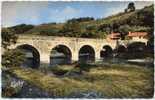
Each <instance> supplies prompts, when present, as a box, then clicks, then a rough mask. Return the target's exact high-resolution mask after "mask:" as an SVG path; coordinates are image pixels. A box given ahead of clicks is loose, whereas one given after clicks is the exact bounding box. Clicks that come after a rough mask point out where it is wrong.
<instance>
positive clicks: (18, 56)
mask: <svg viewBox="0 0 155 100" xmlns="http://www.w3.org/2000/svg"><path fill="white" fill-rule="evenodd" d="M24 60H25V54H24V52H22V51H21V50H19V49H8V50H6V51H5V52H4V54H3V55H2V65H3V67H8V68H11V67H18V66H20V65H21V64H22V62H23V61H24Z"/></svg>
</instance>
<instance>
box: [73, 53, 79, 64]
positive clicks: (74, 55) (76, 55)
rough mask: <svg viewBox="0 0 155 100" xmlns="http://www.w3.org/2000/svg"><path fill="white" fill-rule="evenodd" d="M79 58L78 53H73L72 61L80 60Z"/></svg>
mask: <svg viewBox="0 0 155 100" xmlns="http://www.w3.org/2000/svg"><path fill="white" fill-rule="evenodd" d="M78 60H79V56H78V53H74V54H72V62H75V61H78Z"/></svg>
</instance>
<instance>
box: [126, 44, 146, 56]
mask: <svg viewBox="0 0 155 100" xmlns="http://www.w3.org/2000/svg"><path fill="white" fill-rule="evenodd" d="M146 50H147V46H146V44H145V43H144V42H133V43H130V44H128V45H127V52H128V54H130V56H132V57H136V58H137V57H138V58H139V57H143V56H144V54H145V52H146Z"/></svg>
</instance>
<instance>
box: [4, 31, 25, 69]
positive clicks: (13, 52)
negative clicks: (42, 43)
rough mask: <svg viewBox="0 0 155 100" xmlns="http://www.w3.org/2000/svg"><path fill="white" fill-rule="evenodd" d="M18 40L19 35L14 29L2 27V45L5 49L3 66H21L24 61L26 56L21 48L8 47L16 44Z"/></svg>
mask: <svg viewBox="0 0 155 100" xmlns="http://www.w3.org/2000/svg"><path fill="white" fill-rule="evenodd" d="M16 41H17V35H16V34H14V32H13V30H12V29H8V28H3V29H2V47H3V48H4V50H5V52H4V53H3V54H2V66H4V67H12V66H19V65H20V64H21V63H22V62H23V61H24V59H25V56H24V53H23V52H22V51H21V50H17V49H9V48H8V47H9V46H10V45H11V44H15V43H16Z"/></svg>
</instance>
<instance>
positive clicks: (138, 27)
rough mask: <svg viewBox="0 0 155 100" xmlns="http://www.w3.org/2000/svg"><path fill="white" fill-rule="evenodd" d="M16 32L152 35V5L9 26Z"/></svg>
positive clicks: (97, 35)
mask: <svg viewBox="0 0 155 100" xmlns="http://www.w3.org/2000/svg"><path fill="white" fill-rule="evenodd" d="M9 28H11V29H13V30H14V31H15V33H16V34H35V35H48V36H68V37H87V38H88V37H89V38H105V36H106V35H107V34H109V33H111V32H120V33H121V34H122V36H125V35H126V34H127V33H128V32H129V31H134V32H135V31H145V32H148V33H149V37H152V36H153V29H154V8H153V5H150V6H147V7H144V8H143V9H140V10H135V11H132V12H121V13H118V14H116V15H112V16H109V17H107V18H102V19H97V20H94V19H93V18H91V17H85V18H77V19H75V18H74V19H70V20H68V21H67V22H65V23H47V24H41V25H36V26H34V25H26V24H21V25H17V26H13V27H9Z"/></svg>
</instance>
